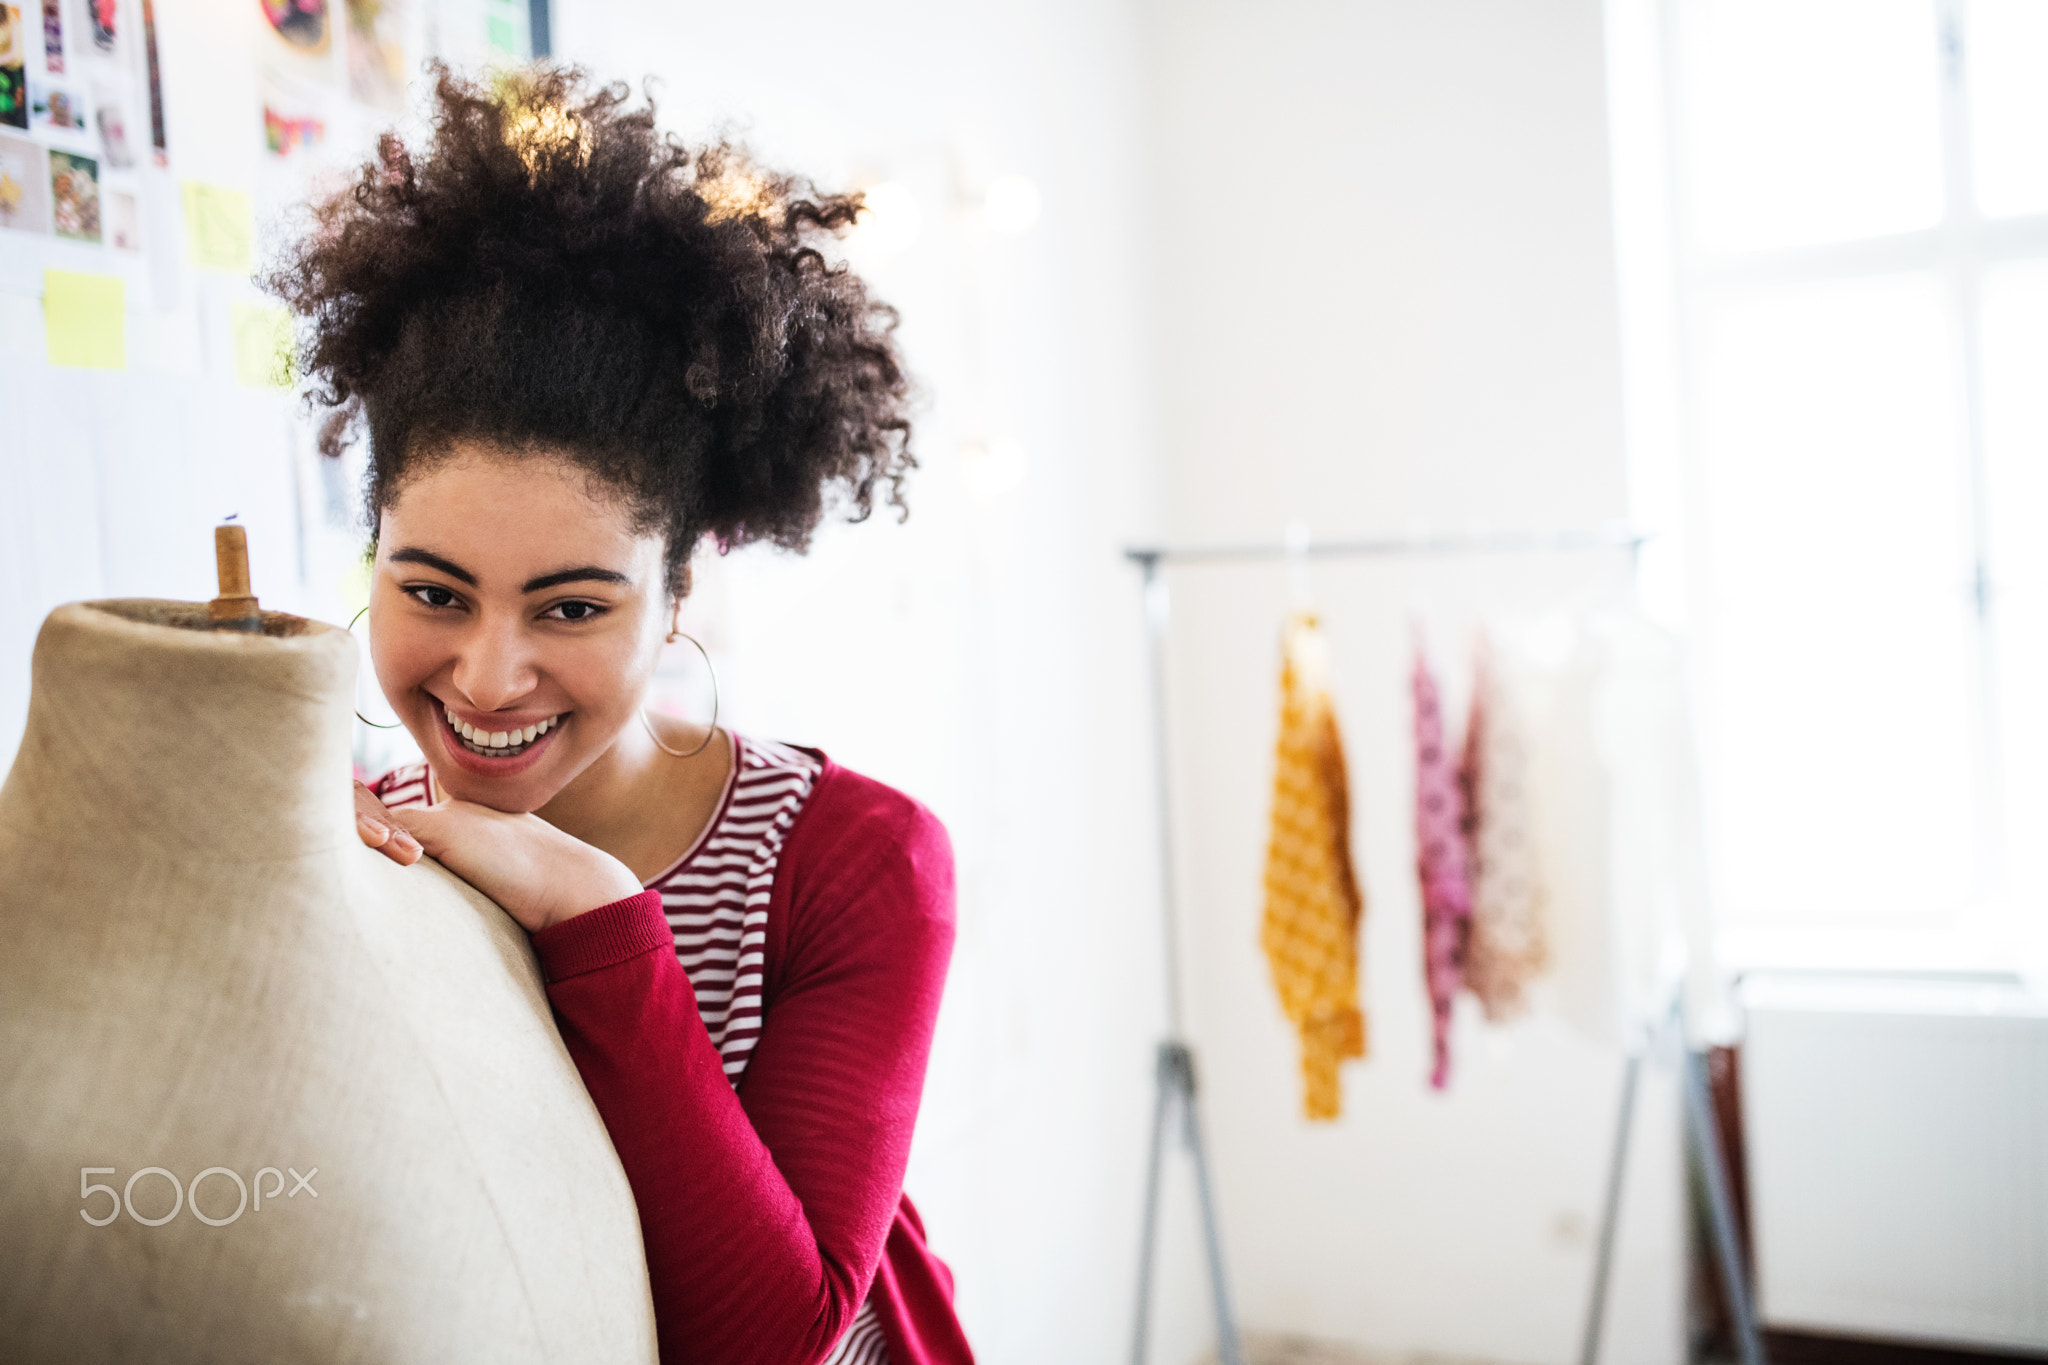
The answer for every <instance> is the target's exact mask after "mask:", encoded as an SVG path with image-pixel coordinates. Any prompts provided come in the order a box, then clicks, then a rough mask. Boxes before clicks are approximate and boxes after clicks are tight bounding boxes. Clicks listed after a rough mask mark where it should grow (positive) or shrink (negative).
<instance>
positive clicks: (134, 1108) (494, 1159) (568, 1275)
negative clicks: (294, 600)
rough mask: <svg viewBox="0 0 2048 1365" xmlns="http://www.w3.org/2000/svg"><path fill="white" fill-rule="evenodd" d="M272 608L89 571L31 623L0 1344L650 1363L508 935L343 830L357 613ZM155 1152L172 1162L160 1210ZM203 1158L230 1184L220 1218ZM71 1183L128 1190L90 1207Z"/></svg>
mask: <svg viewBox="0 0 2048 1365" xmlns="http://www.w3.org/2000/svg"><path fill="white" fill-rule="evenodd" d="M250 606H251V609H252V610H253V609H254V604H253V599H252V601H251V604H250ZM260 619H261V630H260V632H252V633H242V632H238V631H235V630H231V629H220V630H216V629H209V628H208V626H209V624H210V622H209V620H208V611H207V608H206V607H205V606H204V605H194V604H186V603H174V602H153V601H112V602H98V603H86V604H75V605H72V606H67V607H61V608H59V609H58V610H57V611H55V612H54V613H52V614H51V616H50V618H49V619H48V621H47V622H45V624H44V626H43V629H42V633H41V635H40V636H39V638H38V639H37V642H36V649H35V664H34V688H33V694H32V698H31V701H30V706H29V719H28V728H27V732H26V734H25V736H24V738H23V740H22V744H21V749H20V753H19V755H18V757H17V758H16V760H15V763H14V767H13V769H12V771H11V772H10V773H9V774H8V776H7V780H6V784H5V786H4V788H0V1356H4V1357H5V1358H6V1359H8V1360H10V1361H23V1362H38V1363H40V1362H54V1361H117V1360H119V1361H129V1360H133V1361H150V1362H158V1361H161V1362H185V1361H192V1362H199V1361H205V1362H216V1363H218V1365H238V1363H239V1362H251V1363H252V1365H253V1362H258V1361H262V1362H283V1361H292V1362H338V1361H344V1360H345V1361H351V1362H353V1361H364V1362H373V1361H374V1362H380V1365H381V1363H383V1362H394V1363H398V1362H415V1361H418V1362H426V1361H485V1362H493V1365H496V1363H497V1362H515V1361H593V1362H596V1361H605V1362H611V1361H625V1362H651V1361H652V1360H653V1359H654V1355H655V1347H654V1323H653V1314H652V1309H651V1306H650V1301H649V1293H648V1287H647V1273H646V1268H645V1264H644V1259H643V1253H642V1249H641V1242H640V1229H639V1220H638V1215H637V1213H636V1211H635V1208H634V1204H633V1197H632V1192H631V1190H630V1189H629V1187H628V1186H627V1184H626V1179H625V1176H624V1173H623V1172H622V1171H621V1170H620V1167H619V1163H618V1159H617V1157H616V1156H615V1154H614V1153H613V1151H612V1146H611V1143H610V1140H609V1139H608V1137H607V1136H606V1133H605V1130H604V1126H603V1124H602V1122H601V1121H600V1119H599V1118H598V1114H597V1111H596V1109H595V1107H594V1106H593V1105H592V1104H591V1102H590V1099H589V1097H588V1095H587V1094H586V1093H585V1092H584V1090H583V1087H582V1084H581V1082H580V1080H579V1079H578V1077H577V1073H576V1070H575V1067H574V1065H573V1064H572V1063H571V1061H570V1059H569V1055H568V1053H567V1051H566V1049H565V1048H564V1047H563V1045H562V1042H561V1039H560V1037H559V1035H558V1034H557V1033H556V1031H555V1028H554V1025H553V1022H552V1019H551V1016H550V1013H549V1009H548V1002H547V997H546V994H545V992H544V991H543V989H542V985H541V981H540V977H539V973H538V970H537V968H536V966H535V962H534V958H533V954H532V951H531V949H530V947H529V946H528V944H527V942H526V937H525V935H524V933H523V932H521V930H520V929H519V928H518V926H517V925H515V924H514V923H513V922H512V921H511V920H510V919H509V918H508V917H507V916H506V915H505V914H504V913H503V912H502V911H500V910H499V909H498V908H497V907H496V906H494V905H492V904H491V903H490V902H489V901H487V900H485V899H484V898H483V897H481V896H480V895H478V894H477V893H476V892H475V891H473V890H471V889H470V888H469V887H468V886H466V885H464V884H463V883H461V882H459V881H458V880H456V879H455V878H454V877H452V876H450V875H449V874H447V873H446V872H444V871H443V870H442V869H441V868H439V867H438V866H437V865H435V864H433V863H431V862H430V861H423V862H421V863H419V864H417V865H415V866H413V867H410V868H401V867H399V866H397V865H396V864H394V863H392V862H390V861H388V860H387V859H386V858H384V857H383V856H382V855H380V854H378V853H375V852H372V851H371V850H368V849H366V848H364V847H362V845H361V843H360V842H359V840H358V838H357V835H356V832H355V824H354V816H353V811H352V805H351V798H350V795H349V791H348V785H347V782H346V777H347V774H348V770H349V728H348V727H349V723H350V722H349V716H350V698H351V688H352V684H353V679H354V673H355V646H354V644H353V643H352V642H351V640H350V639H349V637H348V636H347V635H346V634H345V633H344V632H342V631H339V630H336V629H334V628H332V627H329V626H323V625H319V624H317V623H313V622H309V621H304V620H300V619H298V618H296V617H290V616H284V615H280V614H277V613H263V614H262V616H261V618H260ZM89 1167H91V1168H100V1169H99V1171H98V1172H97V1173H94V1174H88V1175H85V1176H81V1174H80V1172H81V1170H83V1169H84V1168H89ZM107 1167H113V1168H114V1169H113V1171H112V1172H111V1173H108V1172H106V1171H105V1168H107ZM149 1167H159V1168H162V1169H163V1170H164V1171H167V1172H168V1173H169V1174H170V1176H174V1177H175V1178H176V1179H177V1181H178V1182H179V1184H180V1185H181V1186H182V1187H183V1189H184V1197H183V1200H182V1203H181V1204H180V1205H179V1206H178V1207H177V1212H176V1213H175V1215H174V1216H172V1217H170V1218H169V1219H168V1220H166V1221H163V1222H161V1223H160V1224H159V1225H157V1226H148V1225H146V1224H145V1223H144V1222H142V1221H138V1218H137V1217H136V1215H140V1217H141V1218H142V1219H151V1220H154V1219H160V1218H162V1217H163V1215H164V1214H166V1213H167V1212H170V1211H171V1209H172V1208H173V1193H172V1186H171V1184H170V1181H169V1179H168V1178H167V1177H166V1176H165V1175H163V1174H159V1173H153V1172H152V1173H148V1174H144V1175H141V1176H139V1177H137V1176H136V1172H138V1171H143V1170H145V1168H149ZM209 1168H224V1169H225V1171H226V1172H232V1173H233V1176H238V1177H240V1180H241V1181H242V1182H243V1184H245V1185H247V1186H248V1187H249V1194H248V1206H246V1207H244V1208H243V1210H242V1212H241V1213H240V1214H239V1216H237V1217H235V1218H234V1219H233V1220H232V1221H228V1222H224V1223H222V1225H220V1226H214V1225H212V1223H210V1222H208V1221H204V1220H202V1218H201V1217H199V1216H198V1215H201V1214H203V1215H205V1218H206V1219H210V1220H213V1222H222V1220H226V1219H228V1217H229V1215H231V1214H233V1213H234V1212H235V1208H236V1204H237V1200H238V1192H237V1184H236V1181H235V1179H233V1178H231V1176H230V1175H228V1174H223V1173H218V1172H216V1173H214V1174H211V1175H208V1176H207V1177H206V1179H205V1180H204V1181H203V1182H195V1180H194V1177H196V1176H198V1175H200V1173H201V1172H202V1171H206V1170H208V1169H209ZM265 1168H274V1170H275V1172H276V1173H277V1174H275V1175H271V1174H261V1175H259V1173H260V1172H262V1171H264V1169H265ZM315 1168H317V1171H318V1173H317V1174H316V1175H311V1176H310V1184H309V1185H307V1186H304V1187H301V1186H298V1185H297V1183H296V1177H295V1176H285V1175H284V1174H283V1172H284V1171H285V1170H287V1169H290V1170H291V1171H293V1172H295V1173H296V1174H297V1175H299V1176H303V1175H306V1174H307V1173H309V1172H311V1171H313V1170H314V1169H315ZM131 1177H135V1179H134V1183H133V1184H132V1185H131V1184H130V1179H131ZM86 1184H101V1185H106V1186H110V1187H111V1188H112V1190H113V1191H114V1192H115V1194H116V1195H119V1194H120V1193H121V1192H122V1191H123V1190H124V1189H125V1190H126V1191H127V1202H126V1204H123V1205H119V1206H118V1207H119V1213H118V1216H117V1217H115V1218H113V1219H112V1220H111V1221H108V1222H106V1223H105V1225H104V1226H94V1225H93V1223H94V1221H97V1220H104V1219H106V1216H107V1214H108V1212H109V1211H110V1209H113V1208H115V1207H117V1205H116V1202H115V1200H114V1198H113V1197H112V1196H110V1195H108V1194H107V1193H104V1192H95V1193H93V1194H91V1195H90V1196H89V1197H87V1198H84V1199H81V1198H80V1191H81V1188H82V1187H83V1186H84V1185H86ZM273 1185H275V1186H277V1187H278V1188H275V1189H273V1188H272V1186H273ZM287 1191H292V1193H290V1194H289V1196H288V1195H287V1193H286V1192H287ZM258 1195H260V1196H261V1208H260V1211H259V1210H258V1209H256V1208H255V1207H254V1204H255V1201H256V1199H257V1197H258ZM82 1215H83V1216H82Z"/></svg>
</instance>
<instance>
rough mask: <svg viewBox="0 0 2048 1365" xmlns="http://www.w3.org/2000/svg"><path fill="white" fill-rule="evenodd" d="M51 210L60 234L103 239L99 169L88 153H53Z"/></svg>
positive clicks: (78, 238) (79, 239)
mask: <svg viewBox="0 0 2048 1365" xmlns="http://www.w3.org/2000/svg"><path fill="white" fill-rule="evenodd" d="M50 213H51V218H52V221H53V222H54V223H55V224H56V228H57V235H58V236H59V237H69V238H70V239H71V240H72V241H74V242H97V241H99V240H100V168H99V163H98V162H96V161H94V160H93V159H92V158H91V157H89V156H73V155H72V154H71V153H70V152H60V151H56V150H55V149H52V150H51V152H50Z"/></svg>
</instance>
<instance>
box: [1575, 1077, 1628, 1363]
mask: <svg viewBox="0 0 2048 1365" xmlns="http://www.w3.org/2000/svg"><path fill="white" fill-rule="evenodd" d="M1642 1072H1643V1054H1642V1052H1641V1051H1640V1050H1637V1051H1634V1052H1631V1053H1629V1054H1628V1066H1627V1067H1626V1069H1624V1070H1623V1071H1622V1073H1621V1113H1620V1116H1619V1117H1617V1118H1616V1119H1615V1123H1614V1155H1613V1157H1612V1158H1611V1159H1610V1160H1609V1162H1608V1165H1607V1202H1606V1204H1605V1206H1604V1207H1603V1208H1602V1209H1601V1210H1600V1248H1599V1252H1598V1254H1597V1255H1596V1257H1595V1259H1594V1262H1593V1297H1592V1301H1591V1302H1590V1303H1588V1304H1587V1305H1586V1328H1585V1332H1584V1333H1583V1334H1582V1335H1581V1336H1580V1338H1579V1365H1594V1362H1596V1361H1597V1360H1598V1359H1599V1358H1600V1331H1601V1328H1602V1327H1603V1326H1604V1325H1605V1324H1606V1320H1607V1287H1608V1284H1609V1282H1610V1280H1611V1279H1612V1278H1613V1274H1614V1234H1615V1230H1616V1228H1617V1227H1619V1226H1620V1223H1621V1184H1622V1178H1623V1176H1624V1175H1625V1174H1626V1173H1627V1171H1628V1139H1629V1129H1630V1127H1631V1126H1632V1125H1633V1124H1634V1122H1635V1113H1636V1082H1637V1080H1638V1079H1640V1078H1641V1076H1642Z"/></svg>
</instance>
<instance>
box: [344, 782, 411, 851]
mask: <svg viewBox="0 0 2048 1365" xmlns="http://www.w3.org/2000/svg"><path fill="white" fill-rule="evenodd" d="M356 833H357V834H360V835H361V836H362V837H363V842H364V843H365V844H367V845H369V846H370V847H371V848H375V849H381V850H383V853H384V856H385V857H387V858H389V859H390V860H391V861H392V862H394V863H397V864H398V865H399V866H400V867H411V866H412V865H413V864H414V863H416V862H418V861H419V860H420V841H419V840H417V839H415V838H413V837H412V836H411V835H410V834H407V833H406V832H405V828H404V826H402V825H400V824H399V823H398V817H397V816H395V815H393V814H392V813H391V811H390V808H389V807H387V806H386V805H385V804H384V803H383V802H382V801H379V800H378V799H377V794H376V793H375V792H373V791H371V790H370V789H369V788H368V787H365V786H364V785H363V784H362V783H360V782H358V783H356Z"/></svg>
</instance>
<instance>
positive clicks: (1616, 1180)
mask: <svg viewBox="0 0 2048 1365" xmlns="http://www.w3.org/2000/svg"><path fill="white" fill-rule="evenodd" d="M1648 539H1649V537H1648V536H1646V535H1644V534H1643V533H1641V532H1639V531H1637V530H1635V529H1633V528H1631V527H1628V526H1625V525H1615V526H1610V527H1606V528H1603V529H1600V530H1595V531H1563V532H1515V531H1507V532H1486V533H1474V534H1462V535H1460V534H1445V535H1421V536H1406V537H1382V538H1376V539H1352V540H1328V541H1318V540H1314V539H1312V538H1311V537H1310V536H1309V534H1308V532H1307V531H1306V529H1305V528H1303V527H1300V526H1291V527H1289V528H1288V534H1287V535H1286V537H1285V538H1284V539H1282V540H1280V541H1278V542H1274V541H1239V542H1212V543H1208V544H1184V545H1134V546H1131V547H1130V548H1128V549H1126V550H1125V551H1124V557H1125V558H1126V559H1128V560H1130V561H1131V562H1132V563H1134V564H1136V565H1137V566H1138V567H1139V569H1140V571H1141V572H1142V574H1143V577H1144V590H1145V591H1144V612H1145V633H1146V638H1147V643H1148V646H1149V648H1148V651H1147V654H1148V664H1149V673H1150V683H1151V687H1150V692H1151V707H1152V757H1153V799H1154V802H1155V804H1156V807H1157V819H1158V825H1159V842H1158V857H1159V889H1160V909H1161V914H1162V919H1163V928H1164V931H1165V949H1166V1013H1167V1036H1166V1038H1165V1040H1164V1041H1162V1042H1161V1043H1160V1044H1159V1049H1158V1054H1157V1063H1156V1065H1155V1068H1154V1081H1155V1085H1156V1100H1155V1104H1154V1107H1153V1119H1152V1148H1151V1156H1150V1160H1149V1162H1148V1166H1147V1175H1146V1184H1145V1216H1144V1227H1143V1231H1142V1236H1141V1241H1140V1249H1139V1260H1138V1302H1137V1324H1136V1327H1135V1329H1134V1332H1133V1340H1132V1348H1131V1362H1132V1365H1146V1360H1145V1353H1146V1344H1147V1339H1148V1331H1149V1328H1150V1324H1151V1311H1152V1262H1153V1253H1154V1250H1155V1244H1156V1240H1157V1231H1158V1223H1159V1179H1160V1173H1161V1165H1162V1161H1163V1158H1164V1151H1165V1144H1166V1134H1167V1131H1168V1120H1169V1118H1171V1117H1173V1116H1176V1115H1177V1116H1178V1117H1179V1119H1180V1134H1181V1142H1182V1145H1183V1146H1185V1147H1186V1148H1187V1149H1188V1152H1189V1154H1190V1156H1191V1157H1192V1158H1193V1160H1194V1166H1195V1172H1194V1173H1195V1190H1196V1195H1197V1198H1198V1202H1199V1203H1200V1206H1201V1208H1200V1212H1201V1216H1202V1234H1203V1241H1204V1244H1205V1248H1204V1249H1205V1251H1206V1253H1207V1261H1208V1271H1209V1292H1210V1298H1211V1303H1212V1306H1213V1308H1214V1310H1215V1314H1216V1336H1217V1355H1218V1357H1219V1358H1220V1360H1221V1362H1222V1365H1244V1355H1243V1350H1242V1348H1241V1346H1240V1345H1239V1342H1238V1335H1237V1322H1236V1314H1235V1313H1234V1311H1233V1310H1232V1307H1231V1302H1230V1290H1229V1282H1228V1278H1227V1276H1226V1275H1225V1272H1224V1264H1223V1236H1222V1231H1221V1229H1220V1228H1219V1226H1218V1224H1217V1219H1216V1205H1215V1197H1214V1193H1213V1189H1212V1186H1211V1184H1210V1180H1209V1171H1208V1158H1207V1155H1206V1151H1205V1147H1204V1144H1203V1140H1202V1125H1201V1118H1200V1113H1199V1111H1198V1109H1197V1107H1196V1102H1195V1086H1196V1073H1195V1056H1194V1049H1193V1048H1192V1046H1191V1045H1190V1044H1189V1043H1188V1041H1187V1035H1186V1031H1185V1024H1186V1021H1185V1016H1184V1012H1183V1011H1184V1005H1183V1002H1182V994H1181V981H1180V932H1179V908H1178V896H1177V893H1176V881H1175V876H1174V848H1173V799H1172V798H1173V781H1172V777H1173V775H1172V767H1171V763H1170V757H1169V744H1168V740H1169V726H1168V723H1167V695H1166V681H1167V629H1168V625H1169V622H1170V618H1171V611H1170V606H1171V601H1170V597H1169V594H1168V590H1167V585H1166V578H1165V576H1164V575H1163V574H1162V573H1161V572H1160V571H1161V570H1162V569H1164V568H1167V567H1169V566H1172V565H1229V564H1257V563H1285V564H1290V565H1292V566H1294V567H1296V568H1301V567H1303V566H1305V565H1306V564H1307V563H1308V562H1309V561H1310V560H1316V559H1397V558H1404V557H1422V558H1426V557H1437V556H1457V555H1493V554H1530V553H1535V554H1555V553H1576V552H1585V551H1599V550H1610V551H1624V552H1626V553H1627V555H1628V557H1629V567H1630V571H1631V572H1634V570H1635V568H1636V565H1637V560H1638V558H1639V556H1638V553H1637V552H1638V551H1640V550H1641V548H1642V546H1643V544H1644V543H1645V542H1646V541H1647V540H1648ZM1647 1045H1648V1044H1647V1041H1646V1042H1645V1043H1644V1044H1642V1045H1640V1046H1637V1047H1632V1048H1631V1049H1630V1050H1629V1053H1628V1056H1627V1059H1626V1063H1625V1069H1624V1072H1623V1078H1622V1092H1621V1104H1620V1114H1619V1116H1618V1120H1617V1123H1616V1131H1615V1143H1614V1151H1613V1154H1612V1158H1611V1160H1610V1162H1609V1166H1608V1178H1607V1186H1606V1194H1605V1206H1604V1208H1603V1210H1602V1215H1601V1224H1600V1240H1599V1243H1598V1251H1597V1256H1596V1260H1595V1265H1594V1272H1593V1285H1592V1290H1591V1296H1590V1301H1589V1303H1588V1305H1587V1311H1586V1322H1585V1328H1584V1331H1583V1334H1582V1336H1581V1339H1580V1352H1579V1360H1580V1365H1596V1362H1597V1360H1598V1358H1599V1350H1600V1333H1601V1326H1602V1322H1603V1320H1604V1318H1605V1316H1606V1313H1605V1309H1606V1300H1607V1288H1608V1282H1609V1280H1610V1278H1611V1276H1612V1272H1613V1260H1614V1235H1615V1230H1616V1228H1617V1226H1618V1223H1619V1218H1620V1211H1621V1188H1622V1175H1623V1172H1624V1170H1625V1169H1626V1165H1627V1159H1628V1146H1629V1132H1630V1128H1631V1126H1632V1119H1633V1115H1634V1111H1635V1097H1636V1091H1637V1085H1636V1081H1637V1076H1638V1074H1639V1073H1640V1070H1641V1064H1642V1057H1643V1053H1644V1050H1645V1049H1646V1047H1647ZM1685 1069H1686V1075H1685V1100H1686V1104H1685V1117H1686V1126H1687V1129H1688V1133H1689V1135H1690V1136H1691V1138H1692V1141H1691V1142H1690V1143H1689V1144H1688V1146H1689V1148H1690V1150H1691V1152H1692V1155H1693V1158H1694V1160H1695V1161H1696V1162H1697V1163H1698V1167H1697V1169H1698V1170H1699V1173H1700V1177H1701V1183H1702V1184H1703V1185H1704V1186H1705V1188H1706V1190H1707V1193H1708V1196H1709V1203H1710V1205H1711V1209H1710V1212H1711V1216H1712V1217H1711V1221H1712V1225H1713V1232H1714V1240H1715V1244H1716V1251H1717V1253H1718V1255H1717V1259H1718V1261H1719V1263H1720V1267H1721V1271H1722V1279H1723V1282H1724V1284H1725V1285H1726V1287H1727V1291H1728V1299H1729V1303H1730V1307H1731V1312H1732V1315H1733V1317H1734V1319H1735V1332H1736V1339H1737V1345H1738V1347H1739V1348H1740V1350H1741V1353H1742V1365H1765V1361H1764V1355H1763V1350H1762V1347H1761V1344H1760V1339H1759V1336H1758V1333H1757V1328H1756V1321H1755V1316H1754V1314H1753V1313H1752V1311H1751V1307H1750V1299H1749V1281H1748V1274H1747V1270H1746V1268H1745V1266H1744V1264H1743V1257H1742V1249H1741V1246H1740V1245H1739V1243H1738V1242H1737V1240H1736V1234H1735V1218H1734V1210H1733V1205H1732V1203H1731V1201H1730V1198H1729V1193H1728V1190H1729V1182H1728V1175H1727V1171H1726V1170H1725V1168H1724V1167H1723V1164H1722V1161H1721V1146H1720V1140H1719V1134H1718V1128H1717V1124H1716V1122H1715V1118H1714V1111H1713V1106H1712V1104H1711V1102H1709V1101H1708V1099H1707V1096H1706V1086H1705V1075H1706V1071H1705V1059H1704V1056H1703V1055H1702V1054H1694V1053H1692V1052H1690V1051H1688V1052H1687V1054H1686V1058H1685Z"/></svg>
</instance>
